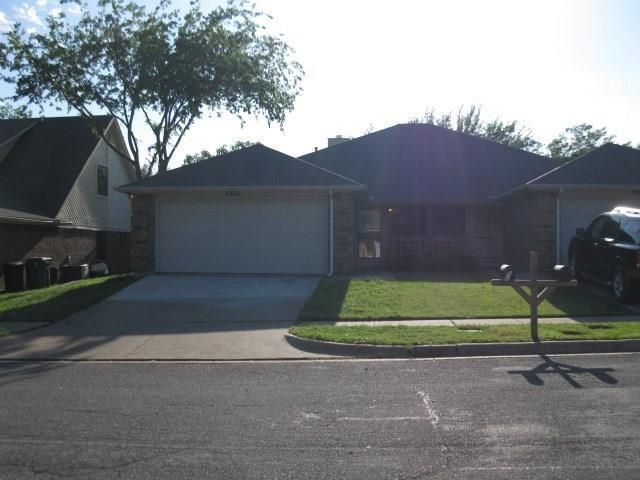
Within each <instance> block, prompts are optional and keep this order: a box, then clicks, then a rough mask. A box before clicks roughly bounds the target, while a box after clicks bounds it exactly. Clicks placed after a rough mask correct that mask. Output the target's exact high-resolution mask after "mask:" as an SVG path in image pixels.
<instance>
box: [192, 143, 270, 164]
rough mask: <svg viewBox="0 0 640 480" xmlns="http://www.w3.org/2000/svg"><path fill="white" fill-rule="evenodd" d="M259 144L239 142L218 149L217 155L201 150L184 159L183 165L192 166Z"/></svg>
mask: <svg viewBox="0 0 640 480" xmlns="http://www.w3.org/2000/svg"><path fill="white" fill-rule="evenodd" d="M256 143H258V142H252V141H249V140H238V141H237V142H236V143H232V144H231V145H222V146H220V147H218V148H217V149H216V154H215V155H212V154H211V152H209V151H208V150H201V151H200V152H198V153H192V154H189V155H187V156H186V157H184V160H183V162H182V163H183V165H192V164H194V163H198V162H201V161H202V160H209V159H210V158H213V157H214V156H216V157H217V156H219V155H224V154H225V153H229V152H235V151H236V150H241V149H243V148H247V147H252V146H253V145H255V144H256Z"/></svg>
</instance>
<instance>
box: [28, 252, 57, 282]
mask: <svg viewBox="0 0 640 480" xmlns="http://www.w3.org/2000/svg"><path fill="white" fill-rule="evenodd" d="M50 263H51V258H49V257H31V258H27V260H26V262H25V265H26V267H27V288H44V287H48V286H49V264H50Z"/></svg>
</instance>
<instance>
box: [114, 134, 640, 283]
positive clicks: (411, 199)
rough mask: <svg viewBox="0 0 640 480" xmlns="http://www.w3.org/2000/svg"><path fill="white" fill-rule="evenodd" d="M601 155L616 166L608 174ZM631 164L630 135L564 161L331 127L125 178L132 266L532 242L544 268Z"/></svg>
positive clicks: (161, 267)
mask: <svg viewBox="0 0 640 480" xmlns="http://www.w3.org/2000/svg"><path fill="white" fill-rule="evenodd" d="M612 162H613V163H612ZM607 164H608V165H615V169H608V172H607V174H604V175H603V174H601V173H600V172H602V171H603V170H607V167H606V165H607ZM638 165H640V151H638V150H634V149H630V148H626V147H619V146H609V145H608V146H605V147H602V148H601V149H599V150H597V151H595V152H592V154H590V155H587V156H585V157H582V158H580V159H577V160H575V161H573V162H568V163H566V164H560V163H559V162H557V161H556V160H553V159H550V158H546V157H544V156H540V155H536V154H533V153H530V152H526V151H522V150H518V149H514V148H511V147H507V146H505V145H501V144H498V143H495V142H492V141H488V140H485V139H482V138H478V137H474V136H470V135H466V134H462V133H459V132H454V131H451V130H447V129H444V128H440V127H436V126H432V125H425V124H402V125H396V126H394V127H390V128H387V129H385V130H381V131H378V132H374V133H371V134H369V135H365V136H363V137H360V138H356V139H353V140H346V139H332V141H331V143H330V146H329V147H327V148H325V149H322V150H319V151H316V152H313V153H310V154H308V155H304V156H302V157H300V158H298V159H296V158H293V157H289V156H287V155H284V154H282V153H280V152H276V151H275V150H272V149H269V148H267V147H264V146H262V145H256V146H254V147H250V148H247V149H243V150H240V151H237V152H232V153H230V154H227V155H223V156H220V157H216V158H214V159H211V160H208V161H203V162H200V163H198V164H195V165H190V166H184V167H181V168H178V169H175V170H171V171H169V172H166V173H163V174H160V175H157V176H155V177H151V178H148V179H144V180H141V181H139V182H135V183H133V184H129V185H126V186H123V187H121V188H120V190H121V191H124V192H127V193H130V194H132V195H133V227H132V228H133V230H132V268H133V269H134V270H143V271H159V272H211V273H316V274H317V273H329V274H330V273H339V272H352V271H366V270H370V269H391V270H402V269H418V270H451V269H454V270H472V269H495V268H496V266H497V265H499V264H500V263H502V262H503V261H506V262H509V263H513V264H515V265H516V266H518V267H519V268H523V267H525V266H526V259H527V254H528V252H529V251H530V250H538V251H539V253H540V261H541V266H542V268H550V267H551V266H552V265H554V264H555V263H557V262H559V261H566V258H565V257H564V256H563V255H564V253H563V252H564V250H565V247H566V245H568V244H567V241H568V240H567V237H568V238H570V235H569V234H571V235H573V234H574V233H575V229H576V228H578V227H586V226H587V223H588V222H589V221H590V220H591V218H593V217H594V216H595V215H597V214H598V213H601V212H602V211H604V210H607V209H610V208H611V206H613V205H618V204H631V205H632V206H633V205H634V204H635V203H637V202H635V198H634V197H633V196H634V195H636V193H635V192H636V191H637V190H636V189H637V188H638V187H639V186H640V171H639V170H638V167H637V166H638ZM614 171H615V172H618V173H615V174H614ZM607 175H609V176H607ZM625 182H626V183H625ZM594 184H598V186H597V187H594ZM572 232H573V233H572Z"/></svg>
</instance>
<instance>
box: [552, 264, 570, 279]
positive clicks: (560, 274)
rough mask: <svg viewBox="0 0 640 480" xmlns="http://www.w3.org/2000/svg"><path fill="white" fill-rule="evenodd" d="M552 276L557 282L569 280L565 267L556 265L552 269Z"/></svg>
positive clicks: (567, 269) (567, 270)
mask: <svg viewBox="0 0 640 480" xmlns="http://www.w3.org/2000/svg"><path fill="white" fill-rule="evenodd" d="M553 276H554V277H555V278H556V279H558V280H571V272H570V271H569V267H567V266H566V265H556V266H555V267H553Z"/></svg>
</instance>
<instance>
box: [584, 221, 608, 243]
mask: <svg viewBox="0 0 640 480" xmlns="http://www.w3.org/2000/svg"><path fill="white" fill-rule="evenodd" d="M607 220H608V217H598V218H596V219H595V220H594V221H593V222H591V225H589V229H588V230H587V232H588V234H589V237H590V238H591V239H592V240H599V239H600V238H601V236H600V235H601V233H602V229H603V228H604V225H605V223H607Z"/></svg>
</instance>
